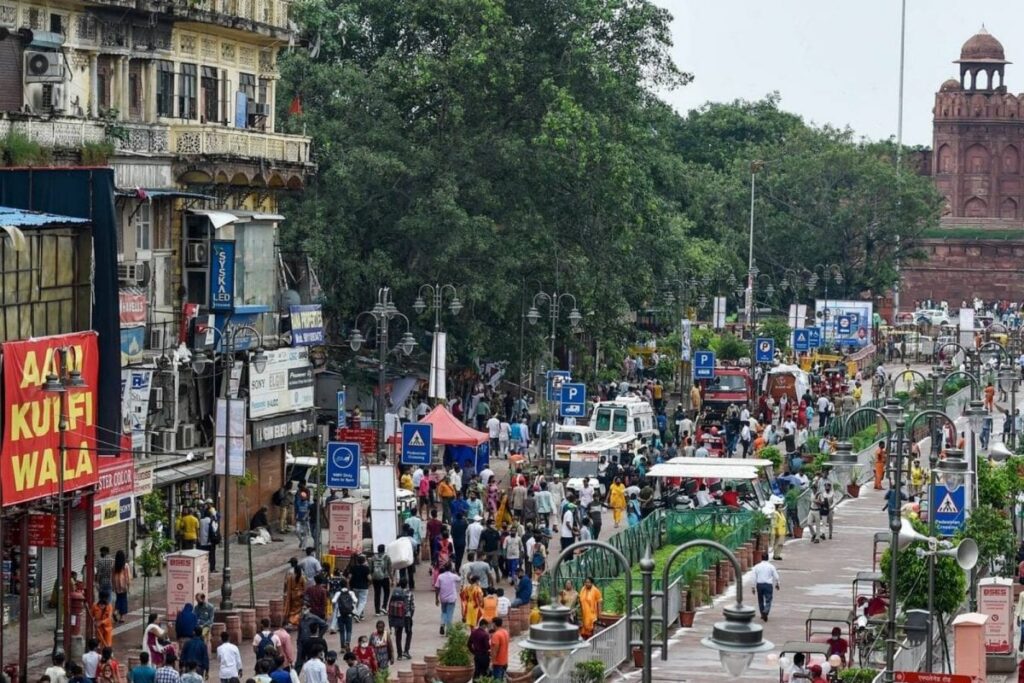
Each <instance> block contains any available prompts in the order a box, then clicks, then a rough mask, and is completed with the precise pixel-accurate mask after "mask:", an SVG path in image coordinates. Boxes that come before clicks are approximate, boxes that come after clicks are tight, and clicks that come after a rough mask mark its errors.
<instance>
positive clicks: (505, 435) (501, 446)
mask: <svg viewBox="0 0 1024 683" xmlns="http://www.w3.org/2000/svg"><path fill="white" fill-rule="evenodd" d="M511 439H512V425H510V424H509V423H508V420H502V421H501V424H500V425H498V450H499V451H500V452H501V457H503V458H506V459H507V458H508V453H509V442H510V441H511Z"/></svg>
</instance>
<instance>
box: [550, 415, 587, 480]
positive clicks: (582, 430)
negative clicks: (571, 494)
mask: <svg viewBox="0 0 1024 683" xmlns="http://www.w3.org/2000/svg"><path fill="white" fill-rule="evenodd" d="M596 438H597V437H596V436H595V434H594V430H593V429H591V428H590V427H584V426H580V425H556V426H555V434H554V436H553V437H552V441H553V442H554V444H555V466H556V467H559V468H561V469H562V470H563V471H567V470H568V469H569V460H570V457H569V450H570V449H572V448H574V447H576V446H585V445H587V444H589V443H590V442H592V441H593V440H594V439H596Z"/></svg>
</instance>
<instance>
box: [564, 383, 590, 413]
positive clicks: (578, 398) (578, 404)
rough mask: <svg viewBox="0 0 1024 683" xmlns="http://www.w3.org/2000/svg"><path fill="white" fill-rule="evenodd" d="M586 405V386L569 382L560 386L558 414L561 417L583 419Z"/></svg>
mask: <svg viewBox="0 0 1024 683" xmlns="http://www.w3.org/2000/svg"><path fill="white" fill-rule="evenodd" d="M586 404H587V385H586V384H583V383H580V382H569V383H566V384H563V385H562V389H561V392H560V394H559V408H558V412H559V414H560V415H561V416H562V417H583V413H584V410H585V406H586Z"/></svg>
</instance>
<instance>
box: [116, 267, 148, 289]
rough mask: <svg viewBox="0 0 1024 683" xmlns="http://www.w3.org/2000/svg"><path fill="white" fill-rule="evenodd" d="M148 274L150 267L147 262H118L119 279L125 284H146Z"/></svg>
mask: <svg viewBox="0 0 1024 683" xmlns="http://www.w3.org/2000/svg"><path fill="white" fill-rule="evenodd" d="M148 274H149V268H147V267H146V264H145V263H119V264H117V279H118V280H120V281H121V282H123V283H125V284H133V285H144V284H146V280H147V279H148V278H147V275H148Z"/></svg>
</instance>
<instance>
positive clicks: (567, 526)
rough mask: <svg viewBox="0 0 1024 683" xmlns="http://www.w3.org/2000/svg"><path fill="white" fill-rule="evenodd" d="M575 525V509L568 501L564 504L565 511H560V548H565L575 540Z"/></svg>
mask: <svg viewBox="0 0 1024 683" xmlns="http://www.w3.org/2000/svg"><path fill="white" fill-rule="evenodd" d="M575 526H576V513H575V509H574V507H573V505H572V503H570V504H569V505H567V506H566V508H565V512H563V513H562V526H561V529H560V535H561V539H562V550H565V549H566V548H568V547H569V546H571V545H572V544H573V542H574V541H575V540H576V533H575V529H574V527H575Z"/></svg>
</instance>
